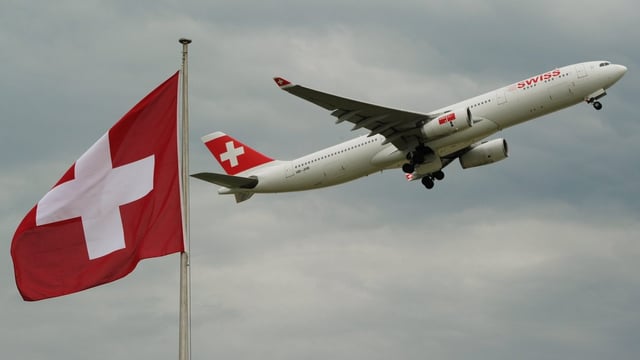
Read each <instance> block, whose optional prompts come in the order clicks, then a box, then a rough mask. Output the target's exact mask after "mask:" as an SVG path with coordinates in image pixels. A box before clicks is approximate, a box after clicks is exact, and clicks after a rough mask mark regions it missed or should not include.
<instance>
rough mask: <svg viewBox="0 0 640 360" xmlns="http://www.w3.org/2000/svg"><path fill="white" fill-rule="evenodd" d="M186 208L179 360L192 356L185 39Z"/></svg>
mask: <svg viewBox="0 0 640 360" xmlns="http://www.w3.org/2000/svg"><path fill="white" fill-rule="evenodd" d="M178 42H180V44H182V149H181V160H182V206H183V208H182V211H183V216H184V218H183V219H184V244H185V249H184V251H183V252H182V253H181V254H180V331H179V337H180V342H179V344H180V345H179V348H178V351H179V354H178V358H179V360H189V359H191V299H190V295H191V294H190V293H191V274H190V271H189V253H190V250H191V249H190V247H191V244H190V239H189V228H190V222H189V102H188V97H187V95H188V92H187V89H188V78H187V53H188V51H187V47H188V46H189V44H190V43H191V40H189V39H185V38H182V39H180V40H178Z"/></svg>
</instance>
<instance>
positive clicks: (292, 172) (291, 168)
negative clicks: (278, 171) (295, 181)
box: [284, 162, 295, 179]
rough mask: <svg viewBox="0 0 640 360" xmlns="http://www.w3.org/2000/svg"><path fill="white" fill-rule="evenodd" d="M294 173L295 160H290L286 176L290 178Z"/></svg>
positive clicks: (286, 168)
mask: <svg viewBox="0 0 640 360" xmlns="http://www.w3.org/2000/svg"><path fill="white" fill-rule="evenodd" d="M293 175H295V171H293V162H289V164H287V167H285V173H284V177H285V178H287V179H288V178H290V177H292V176H293Z"/></svg>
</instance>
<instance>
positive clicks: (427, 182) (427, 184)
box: [420, 176, 433, 189]
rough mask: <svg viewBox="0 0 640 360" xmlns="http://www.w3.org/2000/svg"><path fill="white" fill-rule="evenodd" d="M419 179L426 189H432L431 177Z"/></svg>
mask: <svg viewBox="0 0 640 360" xmlns="http://www.w3.org/2000/svg"><path fill="white" fill-rule="evenodd" d="M420 181H421V182H422V185H424V187H426V188H427V189H433V180H432V179H431V177H429V176H425V177H423V178H422V180H420Z"/></svg>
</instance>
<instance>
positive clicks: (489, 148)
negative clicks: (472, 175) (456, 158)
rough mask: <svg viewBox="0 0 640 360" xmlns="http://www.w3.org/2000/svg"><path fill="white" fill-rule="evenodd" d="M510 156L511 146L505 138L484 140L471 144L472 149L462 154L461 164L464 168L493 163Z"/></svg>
mask: <svg viewBox="0 0 640 360" xmlns="http://www.w3.org/2000/svg"><path fill="white" fill-rule="evenodd" d="M508 156H509V148H508V147H507V141H506V140H505V139H494V140H489V141H483V142H481V143H479V144H477V145H471V150H469V151H467V152H466V153H464V155H462V156H460V165H461V166H462V168H463V169H468V168H472V167H476V166H482V165H487V164H491V163H494V162H497V161H500V160H503V159H506V158H507V157H508Z"/></svg>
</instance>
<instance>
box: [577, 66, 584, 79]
mask: <svg viewBox="0 0 640 360" xmlns="http://www.w3.org/2000/svg"><path fill="white" fill-rule="evenodd" d="M576 74H578V79H582V78H583V77H586V76H587V69H586V68H585V67H584V64H578V65H576Z"/></svg>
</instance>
